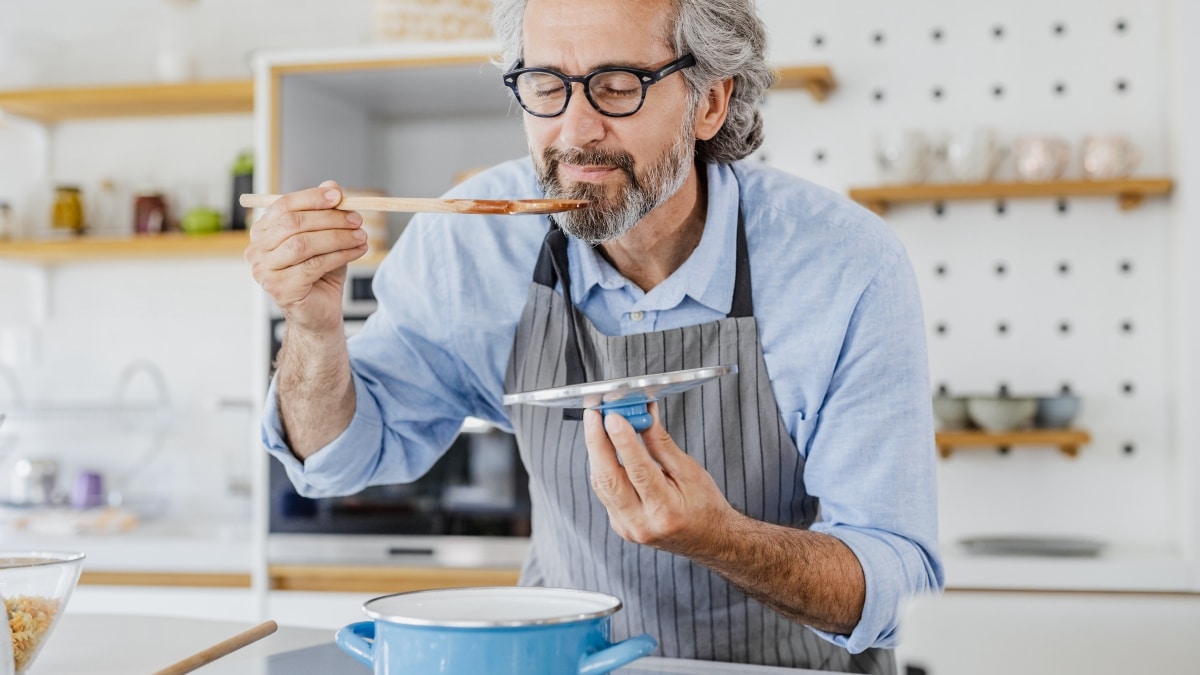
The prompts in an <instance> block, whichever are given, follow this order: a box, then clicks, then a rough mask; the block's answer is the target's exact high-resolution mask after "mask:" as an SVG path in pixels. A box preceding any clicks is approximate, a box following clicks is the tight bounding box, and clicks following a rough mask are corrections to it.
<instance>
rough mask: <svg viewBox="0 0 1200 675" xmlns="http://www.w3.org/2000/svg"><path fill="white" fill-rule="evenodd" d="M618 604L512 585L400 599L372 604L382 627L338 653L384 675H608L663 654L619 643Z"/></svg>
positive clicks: (348, 637)
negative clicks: (613, 622) (614, 618)
mask: <svg viewBox="0 0 1200 675" xmlns="http://www.w3.org/2000/svg"><path fill="white" fill-rule="evenodd" d="M619 609H621V601H620V599H618V598H615V597H613V596H611V595H605V594H603V593H593V592H590V591H577V590H571V589H564V588H540V587H528V586H511V587H496V588H446V589H436V590H428V591H414V592H411V593H396V594H394V595H385V596H383V597H379V598H375V599H373V600H369V601H367V602H366V603H365V604H363V612H364V613H366V615H367V616H369V617H371V618H372V619H373V621H361V622H359V623H352V624H350V625H348V626H345V627H343V628H342V629H341V630H339V631H338V632H337V635H336V637H335V641H336V642H337V645H338V646H339V647H341V648H342V649H343V650H344V651H346V652H347V653H349V654H350V655H351V656H353V657H354V658H356V659H358V660H359V661H362V662H363V663H364V664H366V665H368V666H371V667H372V668H374V672H375V675H434V674H435V673H437V674H439V675H479V673H488V674H489V675H563V674H564V673H570V674H578V675H601V673H607V672H610V671H612V670H615V669H617V668H620V667H621V666H623V665H625V664H627V663H629V662H631V661H634V660H636V659H639V658H641V657H643V656H646V655H647V654H649V653H650V652H652V651H654V650H655V649H656V648H657V647H658V642H657V641H656V640H655V639H654V638H652V637H650V636H649V635H639V636H637V637H632V638H629V639H627V640H622V641H621V642H618V643H616V644H613V643H611V642H610V641H609V637H608V636H609V621H610V617H611V615H612V614H614V613H616V612H617V610H619Z"/></svg>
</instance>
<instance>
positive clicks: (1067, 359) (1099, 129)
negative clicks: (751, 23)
mask: <svg viewBox="0 0 1200 675" xmlns="http://www.w3.org/2000/svg"><path fill="white" fill-rule="evenodd" d="M760 8H761V10H762V11H763V13H764V15H765V17H766V19H767V25H768V26H769V27H770V31H771V36H770V37H771V44H770V49H771V59H772V61H773V62H775V63H778V64H814V63H824V64H828V65H830V66H831V67H832V69H833V71H834V75H835V76H836V78H837V80H838V88H837V89H836V90H835V91H834V92H833V93H832V95H831V96H830V97H829V98H828V99H827V100H826V101H825V102H824V103H816V102H814V101H813V100H811V99H810V98H808V97H807V95H806V94H804V93H802V92H776V93H773V94H772V95H771V96H770V97H769V99H768V101H767V105H766V123H767V140H766V143H765V144H764V147H763V148H762V149H761V150H760V151H759V153H758V157H759V159H761V160H762V161H765V162H768V163H770V164H773V165H775V166H778V167H780V168H783V169H785V170H788V171H791V172H793V173H796V174H798V175H800V176H803V177H805V178H808V179H810V180H813V181H815V182H817V183H820V184H823V185H826V186H828V187H831V188H833V189H835V190H838V191H841V192H845V191H847V190H848V189H849V188H851V187H866V186H871V185H875V184H878V183H879V182H880V180H881V178H880V176H879V174H878V172H877V170H876V167H875V166H874V163H873V159H872V157H873V142H874V138H875V136H876V135H877V134H880V133H889V132H897V131H903V130H909V129H915V130H920V131H923V132H926V133H929V134H933V135H937V134H940V133H944V132H959V131H964V130H972V129H979V128H989V129H992V130H993V131H995V132H996V133H997V134H998V135H999V137H1000V138H1001V140H1003V141H1006V142H1010V141H1012V140H1013V139H1015V138H1017V137H1019V136H1022V135H1027V134H1037V135H1058V136H1060V137H1062V138H1063V139H1064V140H1066V141H1068V142H1069V143H1070V144H1071V146H1072V150H1073V160H1072V163H1071V165H1070V167H1069V169H1068V173H1067V175H1066V177H1067V178H1078V177H1080V168H1079V162H1078V160H1077V149H1078V144H1079V141H1080V140H1081V139H1082V137H1083V136H1084V135H1086V134H1089V133H1121V134H1125V135H1127V136H1128V137H1129V138H1130V139H1131V140H1133V141H1134V142H1135V143H1136V144H1137V145H1138V146H1139V149H1140V150H1141V152H1142V161H1141V164H1140V166H1139V168H1138V169H1137V171H1136V175H1147V176H1161V175H1167V173H1168V167H1169V165H1170V159H1171V158H1170V157H1169V155H1168V152H1169V149H1170V147H1171V146H1170V143H1169V139H1168V138H1167V129H1168V125H1167V124H1166V122H1167V117H1168V115H1167V95H1166V91H1165V87H1166V82H1165V81H1164V80H1165V75H1164V73H1166V72H1168V68H1167V65H1168V64H1166V63H1165V60H1166V58H1167V56H1166V54H1167V52H1166V51H1165V50H1164V49H1163V47H1162V45H1163V43H1164V39H1165V36H1164V32H1165V23H1164V22H1165V20H1166V19H1165V16H1166V14H1165V12H1166V8H1165V4H1164V2H1163V1H1162V0H1160V1H1158V2H1136V1H1134V0H1102V1H1091V0H1019V1H1016V2H1009V3H1004V4H997V3H985V2H980V1H972V2H961V1H955V0H909V1H906V2H888V1H886V0H856V1H854V2H842V3H828V2H815V1H812V0H761V1H760ZM997 177H998V178H999V179H1004V180H1011V179H1012V177H1013V173H1012V168H1011V162H1006V163H1005V164H1003V165H1002V166H1001V169H1000V171H999V174H998V176H997ZM937 180H946V176H945V174H935V175H934V176H933V177H932V178H931V181H937ZM886 218H887V220H888V222H889V224H891V225H892V227H893V229H894V230H895V231H896V232H897V234H898V235H899V236H900V237H901V239H902V240H903V241H904V243H905V245H906V246H907V248H908V251H909V254H910V256H911V259H912V261H913V265H914V268H915V270H916V274H917V277H918V280H919V284H920V287H921V293H922V300H923V303H924V309H925V322H926V325H927V326H928V340H929V350H930V361H931V363H930V367H931V372H930V377H931V382H932V383H933V385H934V386H935V387H937V386H939V385H945V386H946V387H947V388H948V389H949V391H950V392H951V393H956V394H965V393H994V392H996V390H997V388H998V387H999V386H1000V385H1002V384H1003V385H1006V386H1007V388H1008V391H1009V392H1010V393H1012V394H1014V395H1022V394H1029V395H1045V394H1049V393H1053V392H1056V391H1058V390H1059V388H1060V387H1061V386H1062V385H1064V384H1067V385H1069V386H1070V388H1071V390H1072V391H1073V392H1074V393H1076V394H1078V395H1080V396H1081V397H1082V399H1083V409H1082V412H1081V414H1080V416H1079V418H1078V419H1077V424H1076V426H1079V427H1081V428H1084V429H1087V430H1088V431H1090V432H1091V434H1092V442H1091V443H1090V444H1089V445H1087V446H1085V447H1083V448H1082V450H1081V453H1080V456H1079V457H1078V458H1075V459H1070V458H1067V457H1066V456H1065V455H1062V454H1061V453H1058V452H1056V451H1054V450H1052V449H1049V448H1019V447H1018V448H1012V449H1011V451H1010V452H1008V453H1007V454H1000V453H998V452H995V451H992V450H962V451H958V452H955V453H954V454H953V455H952V456H951V457H950V458H949V459H948V460H945V461H942V462H940V464H939V473H940V477H939V480H940V491H941V492H940V501H941V531H942V539H943V541H946V542H951V541H954V540H957V539H959V538H961V537H965V536H969V535H978V534H992V533H1027V534H1071V535H1077V536H1093V537H1098V538H1102V539H1104V540H1107V541H1110V542H1113V543H1114V544H1117V545H1126V544H1127V545H1131V546H1145V547H1150V548H1154V549H1159V550H1163V551H1168V552H1169V551H1172V550H1178V549H1179V548H1180V547H1181V546H1183V543H1182V542H1181V541H1179V536H1180V532H1181V531H1182V530H1183V529H1184V528H1181V527H1180V522H1179V521H1180V518H1181V516H1180V511H1181V502H1182V501H1183V500H1182V495H1181V490H1186V489H1187V487H1186V486H1184V487H1181V486H1180V484H1179V481H1178V480H1176V475H1177V473H1178V471H1179V468H1180V464H1181V460H1180V452H1179V449H1178V448H1176V447H1174V446H1173V438H1172V433H1171V428H1172V427H1171V424H1172V420H1173V415H1174V414H1175V413H1176V410H1175V406H1176V405H1177V396H1176V391H1175V387H1176V386H1177V383H1176V382H1175V381H1174V379H1173V375H1172V373H1171V371H1170V366H1169V364H1170V363H1171V361H1170V349H1171V348H1172V330H1174V329H1175V326H1174V324H1173V318H1172V316H1171V307H1172V294H1174V293H1177V292H1178V289H1174V288H1172V285H1171V284H1172V279H1173V271H1172V267H1171V266H1172V264H1173V261H1172V256H1171V236H1172V231H1171V228H1172V227H1173V226H1174V225H1173V222H1172V218H1171V211H1170V205H1169V203H1168V201H1167V200H1161V199H1150V200H1147V201H1146V202H1145V203H1144V204H1143V205H1142V206H1141V207H1140V208H1137V209H1134V210H1131V211H1121V210H1120V209H1119V208H1118V206H1117V203H1116V199H1115V198H1073V199H1069V200H1066V201H1065V202H1062V203H1060V202H1058V201H1057V200H1053V199H1029V200H1009V201H1007V202H1005V203H1003V207H1002V209H1001V208H998V204H997V203H996V202H990V201H978V202H966V201H955V202H948V203H946V204H943V205H935V204H915V205H909V206H899V207H894V208H893V209H892V210H891V211H889V213H888V214H887V216H886Z"/></svg>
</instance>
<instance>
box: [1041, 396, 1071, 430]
mask: <svg viewBox="0 0 1200 675" xmlns="http://www.w3.org/2000/svg"><path fill="white" fill-rule="evenodd" d="M1078 414H1079V397H1078V396H1073V395H1071V394H1059V395H1058V396H1048V397H1043V398H1039V399H1038V400H1037V414H1036V415H1035V416H1034V425H1035V426H1037V427H1039V428H1042V429H1067V428H1070V426H1071V422H1073V421H1074V420H1075V416H1076V415H1078Z"/></svg>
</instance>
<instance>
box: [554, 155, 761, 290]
mask: <svg viewBox="0 0 1200 675" xmlns="http://www.w3.org/2000/svg"><path fill="white" fill-rule="evenodd" d="M706 173H707V176H708V209H707V213H706V220H705V223H704V234H703V235H701V237H700V243H699V244H698V245H697V246H696V250H694V251H692V255H691V256H689V257H688V259H687V260H686V261H684V263H683V265H681V266H680V268H679V269H677V270H675V273H674V274H672V275H671V276H670V277H668V278H667V279H666V280H665V281H663V282H662V283H661V284H659V285H658V286H656V287H655V288H654V289H652V290H651V291H650V293H648V294H646V295H645V297H644V298H642V299H641V300H639V303H638V304H639V305H642V304H643V303H645V306H640V307H639V309H642V310H645V311H654V310H668V309H672V308H674V307H676V306H678V305H679V304H680V303H681V302H683V299H684V297H690V298H692V299H693V300H695V301H696V302H699V303H700V304H702V305H704V306H706V307H709V308H711V309H713V310H715V311H719V312H722V313H728V312H729V309H730V307H731V306H732V304H733V281H734V279H733V278H734V275H735V273H736V269H737V268H736V261H735V257H736V251H737V222H738V184H737V178H736V177H735V176H734V174H733V170H732V169H731V168H730V167H729V165H727V164H715V163H710V164H708V165H707V172H706ZM569 260H570V262H569V264H570V265H571V281H572V285H571V296H572V298H571V300H572V302H574V303H575V304H577V305H578V304H582V303H583V302H584V301H585V300H586V299H587V297H588V295H589V294H590V293H592V292H593V291H594V290H595V289H596V288H597V287H599V288H601V289H604V290H614V289H617V288H621V287H622V286H626V285H628V286H631V287H633V284H632V283H631V282H630V281H629V280H628V279H626V278H625V277H624V276H622V275H621V274H620V273H619V272H617V270H616V269H615V268H614V267H613V266H612V265H610V264H609V263H608V261H606V260H605V259H604V258H603V257H602V256H601V255H600V253H599V251H597V250H596V249H594V248H592V247H591V246H588V245H587V244H585V243H583V242H582V241H580V240H578V239H575V238H574V237H571V238H570V239H569ZM633 288H634V290H635V291H636V292H637V293H638V294H639V295H640V294H641V291H640V289H637V288H636V287H633Z"/></svg>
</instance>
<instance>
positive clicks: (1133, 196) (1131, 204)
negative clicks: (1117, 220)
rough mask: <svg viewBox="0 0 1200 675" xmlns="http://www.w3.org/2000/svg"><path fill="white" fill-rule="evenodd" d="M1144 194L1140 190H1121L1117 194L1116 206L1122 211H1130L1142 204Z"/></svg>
mask: <svg viewBox="0 0 1200 675" xmlns="http://www.w3.org/2000/svg"><path fill="white" fill-rule="evenodd" d="M1145 198H1146V195H1144V194H1142V193H1140V192H1122V193H1120V194H1118V195H1117V206H1119V207H1120V209H1121V210H1122V211H1132V210H1133V209H1136V208H1137V207H1139V206H1141V205H1142V201H1143V200H1144V199H1145Z"/></svg>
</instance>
